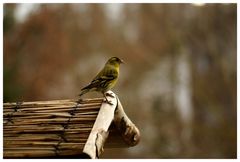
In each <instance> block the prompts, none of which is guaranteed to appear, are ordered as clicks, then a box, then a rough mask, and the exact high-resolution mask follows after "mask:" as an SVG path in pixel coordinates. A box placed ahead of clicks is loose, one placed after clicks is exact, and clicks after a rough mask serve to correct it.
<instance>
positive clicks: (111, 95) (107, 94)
mask: <svg viewBox="0 0 240 162" xmlns="http://www.w3.org/2000/svg"><path fill="white" fill-rule="evenodd" d="M105 94H106V96H109V97H112V98H114V95H113V94H112V93H105Z"/></svg>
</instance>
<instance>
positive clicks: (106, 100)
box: [102, 92, 113, 105]
mask: <svg viewBox="0 0 240 162" xmlns="http://www.w3.org/2000/svg"><path fill="white" fill-rule="evenodd" d="M102 94H103V96H104V98H105V100H104V102H107V103H108V104H110V105H113V103H112V102H110V101H108V99H107V96H106V94H105V93H104V92H102Z"/></svg>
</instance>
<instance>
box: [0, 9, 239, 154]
mask: <svg viewBox="0 0 240 162" xmlns="http://www.w3.org/2000/svg"><path fill="white" fill-rule="evenodd" d="M3 22H4V23H3V25H4V28H3V32H4V35H3V44H4V49H3V51H4V53H3V62H4V66H3V78H4V85H3V91H4V92H3V97H4V98H3V100H4V102H14V101H37V100H54V99H69V98H76V97H77V94H78V93H79V92H80V89H81V88H82V87H83V86H85V85H86V84H88V83H89V82H90V81H91V80H92V79H93V77H94V76H95V75H96V74H97V72H98V71H99V70H100V69H101V68H102V67H103V65H104V63H105V62H106V60H107V59H108V58H109V57H111V56H118V57H120V58H122V59H123V60H124V61H125V62H126V64H124V65H122V66H121V69H120V71H121V74H120V78H119V82H118V84H117V85H116V87H115V88H114V89H113V91H114V92H115V93H116V94H117V95H118V96H119V98H120V100H121V102H122V104H123V106H124V108H125V111H126V113H127V114H128V116H129V117H130V119H131V120H132V121H133V122H134V123H135V124H136V125H137V127H138V128H139V129H140V132H141V141H140V143H139V144H138V145H137V146H135V147H132V148H129V149H126V148H125V149H112V150H109V149H105V152H104V154H103V156H102V158H236V157H237V128H236V126H237V105H236V104H237V101H236V96H237V89H236V88H237V83H236V81H237V68H236V65H237V60H236V58H237V4H4V18H3ZM97 96H99V94H97V93H92V94H88V95H86V96H85V97H97ZM100 96H101V95H100Z"/></svg>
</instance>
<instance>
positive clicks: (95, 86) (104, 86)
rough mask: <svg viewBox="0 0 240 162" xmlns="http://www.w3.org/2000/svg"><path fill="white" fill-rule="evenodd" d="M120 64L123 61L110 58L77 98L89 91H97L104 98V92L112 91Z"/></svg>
mask: <svg viewBox="0 0 240 162" xmlns="http://www.w3.org/2000/svg"><path fill="white" fill-rule="evenodd" d="M121 63H123V61H122V60H121V59H119V58H117V57H112V58H110V59H109V60H108V61H107V63H106V64H105V66H104V68H103V69H102V70H101V71H100V72H99V73H98V75H97V76H96V77H95V78H94V79H93V80H92V82H91V83H90V84H89V85H87V86H86V87H84V88H82V89H81V93H80V94H79V96H82V95H83V94H85V93H87V92H90V91H98V92H101V93H102V94H103V95H104V97H105V98H106V96H105V92H107V91H108V90H110V89H112V88H113V87H114V86H115V84H116V83H117V79H118V76H119V66H120V64H121ZM106 100H107V99H106Z"/></svg>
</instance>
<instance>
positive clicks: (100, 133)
mask: <svg viewBox="0 0 240 162" xmlns="http://www.w3.org/2000/svg"><path fill="white" fill-rule="evenodd" d="M108 93H109V94H111V95H112V96H113V97H111V96H107V99H108V101H110V102H111V103H112V105H111V104H109V103H103V104H102V106H101V107H100V110H99V113H98V116H97V118H96V121H95V123H94V125H93V128H92V131H91V133H90V135H89V137H88V140H87V142H86V144H85V146H84V149H83V153H85V154H87V155H88V156H89V157H90V158H92V159H95V158H99V156H100V154H101V153H102V152H103V146H104V143H105V141H106V139H107V137H108V134H109V132H108V130H109V127H110V125H111V123H112V121H113V118H114V111H115V109H116V107H117V98H116V95H115V94H114V93H113V92H112V91H108Z"/></svg>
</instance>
